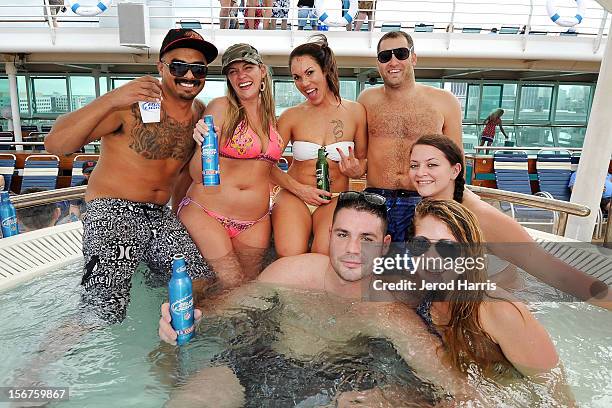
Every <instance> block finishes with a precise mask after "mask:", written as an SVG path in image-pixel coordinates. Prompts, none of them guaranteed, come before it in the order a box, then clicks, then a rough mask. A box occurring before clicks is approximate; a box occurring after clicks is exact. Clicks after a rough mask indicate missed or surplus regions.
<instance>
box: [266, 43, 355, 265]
mask: <svg viewBox="0 0 612 408" xmlns="http://www.w3.org/2000/svg"><path fill="white" fill-rule="evenodd" d="M313 38H314V40H313V41H311V42H307V43H305V44H302V45H300V46H298V47H297V48H295V49H294V50H293V51H292V52H291V55H290V56H289V68H290V70H291V75H292V76H293V81H294V83H295V86H296V88H297V89H298V90H299V91H300V93H301V94H302V95H304V96H305V97H306V101H305V102H303V103H301V104H299V105H297V106H294V107H293V108H290V109H287V110H286V111H284V112H283V114H282V115H281V117H280V118H279V123H278V128H279V131H280V132H281V134H282V135H283V138H284V139H285V143H288V142H289V141H291V142H292V146H293V162H292V163H291V167H290V168H289V171H288V172H287V173H283V172H282V171H280V170H277V169H274V171H273V182H274V183H275V184H277V186H278V187H276V188H275V192H274V202H275V206H274V211H273V212H272V223H273V228H274V243H275V247H276V252H277V253H278V255H279V256H291V255H298V254H302V253H305V252H307V251H308V242H309V239H310V236H311V234H312V235H313V237H314V238H313V242H312V249H311V250H312V252H317V253H323V254H326V253H327V248H328V244H329V227H330V225H331V220H332V214H333V212H334V207H335V203H336V199H335V196H337V194H338V193H339V192H341V191H345V190H348V187H349V177H353V178H359V177H361V176H362V175H363V174H364V173H365V157H366V150H367V145H366V144H367V139H366V138H367V135H366V132H367V129H366V116H365V109H364V108H363V106H361V104H359V103H356V102H352V101H348V100H346V99H342V98H341V97H340V83H339V80H338V68H337V66H336V59H335V56H334V53H333V51H332V50H331V48H329V45H328V44H327V38H326V37H325V36H323V35H317V36H314V37H313ZM321 147H324V148H325V151H326V153H327V163H328V164H329V178H330V182H331V193H328V192H326V191H324V190H319V189H317V188H316V185H317V183H316V174H315V168H316V161H317V152H318V150H319V148H321Z"/></svg>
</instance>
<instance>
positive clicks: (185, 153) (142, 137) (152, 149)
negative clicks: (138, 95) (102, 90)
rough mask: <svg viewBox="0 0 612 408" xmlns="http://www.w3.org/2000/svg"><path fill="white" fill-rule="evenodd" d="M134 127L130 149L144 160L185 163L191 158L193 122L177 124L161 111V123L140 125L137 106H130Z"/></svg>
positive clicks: (131, 133)
mask: <svg viewBox="0 0 612 408" xmlns="http://www.w3.org/2000/svg"><path fill="white" fill-rule="evenodd" d="M132 116H133V118H134V126H133V127H132V130H131V132H130V135H129V137H130V139H131V140H130V148H131V149H132V150H134V151H135V152H136V153H138V154H140V155H141V156H142V157H144V158H145V159H150V160H164V159H174V160H178V161H182V162H186V161H187V160H189V159H190V158H191V155H192V154H193V151H194V148H195V141H194V140H193V138H192V137H191V135H192V133H193V128H194V126H195V122H194V121H193V120H191V121H189V122H178V121H176V120H175V119H173V118H171V117H170V116H168V115H167V114H166V113H165V112H164V111H162V117H161V122H159V123H147V124H144V123H142V119H141V118H140V110H139V109H138V104H135V105H133V106H132Z"/></svg>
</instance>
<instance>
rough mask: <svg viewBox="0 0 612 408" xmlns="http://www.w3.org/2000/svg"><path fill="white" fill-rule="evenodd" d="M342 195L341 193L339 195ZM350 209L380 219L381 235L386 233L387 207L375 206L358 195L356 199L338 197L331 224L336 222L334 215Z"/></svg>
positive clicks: (382, 205)
mask: <svg viewBox="0 0 612 408" xmlns="http://www.w3.org/2000/svg"><path fill="white" fill-rule="evenodd" d="M341 194H342V193H341ZM345 208H346V209H351V210H355V211H359V212H367V213H370V214H374V215H375V216H376V217H378V218H379V219H380V222H381V224H382V229H383V234H386V233H387V206H386V205H385V204H381V205H377V204H373V203H371V202H369V201H367V200H366V199H365V197H364V196H363V195H361V194H360V195H359V197H356V198H343V199H340V197H338V203H337V204H336V209H335V210H334V215H333V217H332V224H333V223H334V222H335V221H336V214H338V212H340V210H342V209H345Z"/></svg>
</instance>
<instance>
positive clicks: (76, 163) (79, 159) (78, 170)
mask: <svg viewBox="0 0 612 408" xmlns="http://www.w3.org/2000/svg"><path fill="white" fill-rule="evenodd" d="M99 158H100V155H98V154H79V155H78V156H74V160H73V161H72V177H71V179H70V187H74V186H79V185H81V182H82V181H83V180H85V176H83V164H85V162H88V161H95V162H97V161H98V159H99Z"/></svg>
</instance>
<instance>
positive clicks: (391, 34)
mask: <svg viewBox="0 0 612 408" xmlns="http://www.w3.org/2000/svg"><path fill="white" fill-rule="evenodd" d="M401 37H404V38H405V39H406V42H407V43H408V48H412V47H414V41H412V37H411V36H410V34H408V33H405V32H403V31H389V32H387V33H385V35H383V36H382V37H380V40H378V44H377V45H376V53H379V52H380V44H381V43H382V42H383V41H384V40H388V39H391V38H401ZM413 50H414V49H413Z"/></svg>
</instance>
